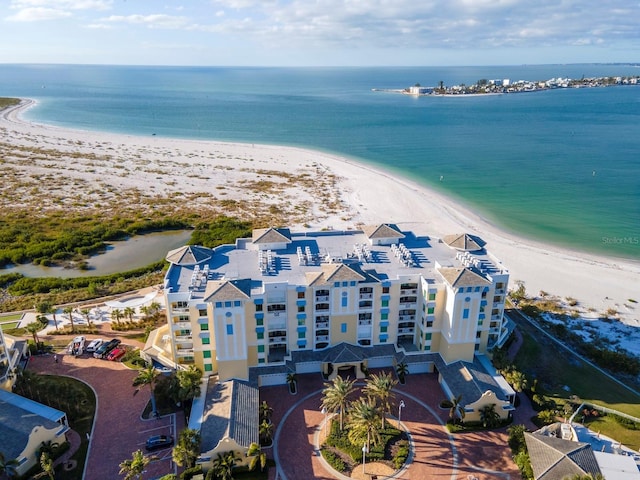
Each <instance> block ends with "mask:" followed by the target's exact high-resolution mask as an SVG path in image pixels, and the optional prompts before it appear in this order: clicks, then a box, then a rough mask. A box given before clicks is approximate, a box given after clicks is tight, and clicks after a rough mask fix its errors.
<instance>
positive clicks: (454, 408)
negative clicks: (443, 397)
mask: <svg viewBox="0 0 640 480" xmlns="http://www.w3.org/2000/svg"><path fill="white" fill-rule="evenodd" d="M461 401H462V395H458V396H457V397H453V398H452V399H451V408H450V409H449V418H450V419H451V421H452V422H453V423H456V419H457V418H459V419H460V421H462V420H464V415H465V412H464V405H462V404H461V403H460V402H461Z"/></svg>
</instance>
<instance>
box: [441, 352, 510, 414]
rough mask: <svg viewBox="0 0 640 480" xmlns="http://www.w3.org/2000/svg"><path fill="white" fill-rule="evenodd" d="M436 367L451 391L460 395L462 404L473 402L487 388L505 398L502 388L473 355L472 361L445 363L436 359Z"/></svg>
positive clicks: (500, 397) (501, 398) (502, 398)
mask: <svg viewBox="0 0 640 480" xmlns="http://www.w3.org/2000/svg"><path fill="white" fill-rule="evenodd" d="M436 367H437V368H438V371H439V372H440V373H442V376H443V377H444V378H445V381H446V382H447V385H448V386H449V389H450V390H451V393H452V394H453V395H455V396H458V395H462V403H463V404H469V403H473V402H475V401H476V400H478V399H479V398H480V397H481V396H482V394H483V393H484V392H486V391H487V390H491V391H492V392H494V393H495V394H496V397H498V398H499V399H500V400H505V401H506V400H507V398H506V396H505V394H504V392H503V391H502V388H500V386H499V385H498V384H497V383H496V382H495V380H494V379H493V377H492V376H491V375H489V374H488V373H487V372H486V370H485V369H484V368H483V367H482V364H481V363H480V362H479V361H478V359H477V358H475V357H474V360H473V363H470V362H463V361H461V360H460V361H457V362H453V363H450V364H448V365H447V364H446V363H444V362H443V361H441V360H438V361H436Z"/></svg>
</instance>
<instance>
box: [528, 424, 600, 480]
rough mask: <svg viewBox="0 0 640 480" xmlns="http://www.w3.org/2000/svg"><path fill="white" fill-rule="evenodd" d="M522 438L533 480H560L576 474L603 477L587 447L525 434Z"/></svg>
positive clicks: (579, 443)
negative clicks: (527, 452) (600, 475)
mask: <svg viewBox="0 0 640 480" xmlns="http://www.w3.org/2000/svg"><path fill="white" fill-rule="evenodd" d="M524 438H525V441H526V443H527V450H528V451H529V458H530V459H531V467H532V468H533V475H534V477H535V479H536V480H562V479H563V478H565V477H566V476H570V475H575V474H580V475H585V474H588V473H591V474H593V475H596V474H598V473H602V472H601V471H600V467H599V466H598V462H597V461H596V457H595V455H594V454H593V450H592V449H591V445H589V444H588V443H582V442H574V441H571V440H563V439H561V438H557V437H551V436H547V435H542V434H538V433H528V432H525V434H524Z"/></svg>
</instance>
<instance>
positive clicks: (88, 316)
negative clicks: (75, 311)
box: [80, 308, 91, 327]
mask: <svg viewBox="0 0 640 480" xmlns="http://www.w3.org/2000/svg"><path fill="white" fill-rule="evenodd" d="M80 313H81V314H82V315H83V316H84V318H86V319H87V325H88V326H89V327H91V316H90V315H89V314H90V313H91V310H89V309H88V308H83V309H82V310H80Z"/></svg>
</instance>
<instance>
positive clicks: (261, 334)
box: [256, 332, 264, 340]
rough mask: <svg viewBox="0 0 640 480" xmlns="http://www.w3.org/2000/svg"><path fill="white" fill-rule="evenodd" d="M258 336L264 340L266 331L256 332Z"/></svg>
mask: <svg viewBox="0 0 640 480" xmlns="http://www.w3.org/2000/svg"><path fill="white" fill-rule="evenodd" d="M256 337H257V338H258V340H264V332H258V333H256Z"/></svg>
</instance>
